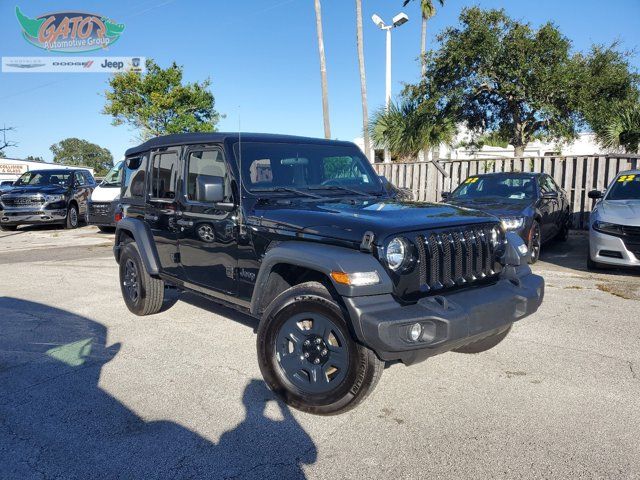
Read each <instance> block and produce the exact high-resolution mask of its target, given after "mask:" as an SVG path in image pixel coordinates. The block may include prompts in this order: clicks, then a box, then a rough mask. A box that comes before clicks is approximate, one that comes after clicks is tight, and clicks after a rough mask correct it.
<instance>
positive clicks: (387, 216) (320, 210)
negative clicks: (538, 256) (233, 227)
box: [250, 199, 497, 244]
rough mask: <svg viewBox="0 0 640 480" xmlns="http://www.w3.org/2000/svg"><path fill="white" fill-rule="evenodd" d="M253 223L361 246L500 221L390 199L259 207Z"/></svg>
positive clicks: (447, 207)
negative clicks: (366, 239) (369, 240)
mask: <svg viewBox="0 0 640 480" xmlns="http://www.w3.org/2000/svg"><path fill="white" fill-rule="evenodd" d="M250 221H252V222H254V223H258V224H259V225H260V226H262V227H266V228H277V229H286V230H290V231H294V232H296V233H304V234H309V235H319V236H322V237H329V238H336V239H340V240H347V241H352V242H357V243H359V242H360V241H361V240H362V236H363V235H364V233H365V232H373V233H374V235H375V240H374V242H375V243H376V244H379V242H380V241H381V240H382V239H384V238H386V237H388V236H389V235H393V234H398V233H402V232H409V231H417V230H427V229H432V228H441V227H451V226H458V225H469V224H474V223H483V222H487V221H497V219H496V218H495V217H494V216H492V215H489V214H486V213H482V212H479V211H477V210H471V209H468V208H462V207H455V206H452V205H445V204H433V203H417V202H402V201H395V200H390V199H384V200H381V201H378V200H367V199H364V200H353V199H349V200H343V201H326V202H314V201H309V202H300V203H297V204H291V205H282V204H273V203H272V204H268V205H261V206H257V207H256V208H255V210H254V211H253V215H252V218H250Z"/></svg>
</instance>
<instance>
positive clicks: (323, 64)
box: [315, 0, 331, 138]
mask: <svg viewBox="0 0 640 480" xmlns="http://www.w3.org/2000/svg"><path fill="white" fill-rule="evenodd" d="M315 5H316V29H317V32H318V51H319V53H320V78H321V81H322V116H323V118H324V137H325V138H331V124H330V123H329V91H328V90H329V89H328V87H327V60H326V59H325V56H324V35H323V33H322V8H321V6H320V0H315Z"/></svg>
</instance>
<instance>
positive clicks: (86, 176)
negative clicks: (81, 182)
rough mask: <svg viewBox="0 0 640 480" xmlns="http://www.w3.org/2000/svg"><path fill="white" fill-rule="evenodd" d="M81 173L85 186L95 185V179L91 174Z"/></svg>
mask: <svg viewBox="0 0 640 480" xmlns="http://www.w3.org/2000/svg"><path fill="white" fill-rule="evenodd" d="M82 173H83V174H84V179H85V182H86V183H87V185H91V184H94V183H96V181H95V179H94V178H93V176H92V175H91V172H87V171H85V172H82Z"/></svg>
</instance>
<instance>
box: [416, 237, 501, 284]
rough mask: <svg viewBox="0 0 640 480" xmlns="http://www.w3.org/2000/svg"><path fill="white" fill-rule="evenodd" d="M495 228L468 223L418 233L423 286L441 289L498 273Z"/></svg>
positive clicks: (421, 282)
mask: <svg viewBox="0 0 640 480" xmlns="http://www.w3.org/2000/svg"><path fill="white" fill-rule="evenodd" d="M494 228H496V225H477V226H465V227H461V228H456V229H448V230H443V231H437V232H425V233H421V234H419V235H417V236H416V237H415V245H416V248H417V251H418V266H417V268H418V270H419V282H420V290H421V291H423V292H424V291H427V292H428V291H433V290H441V289H445V288H451V287H455V286H462V285H465V284H469V283H472V282H474V281H476V280H481V279H487V278H490V277H494V276H497V275H498V274H499V273H500V271H501V267H500V264H499V263H498V262H497V259H496V245H493V244H492V241H491V236H492V229H494ZM502 240H503V237H502V234H501V233H500V234H499V241H502Z"/></svg>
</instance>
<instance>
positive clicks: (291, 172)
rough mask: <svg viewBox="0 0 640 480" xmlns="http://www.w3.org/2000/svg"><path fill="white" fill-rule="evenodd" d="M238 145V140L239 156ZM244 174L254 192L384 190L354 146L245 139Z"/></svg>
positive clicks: (244, 180)
mask: <svg viewBox="0 0 640 480" xmlns="http://www.w3.org/2000/svg"><path fill="white" fill-rule="evenodd" d="M238 148H239V147H238V144H237V143H236V144H235V154H236V156H237V157H238V156H239V151H238ZM242 173H243V175H242V179H243V183H244V186H245V188H246V189H247V190H249V191H251V192H264V191H280V192H285V193H286V192H287V191H288V192H289V193H291V194H294V195H295V193H296V192H295V190H298V191H300V190H313V191H314V193H316V194H317V193H322V190H325V189H326V190H327V191H331V190H340V191H341V192H343V193H345V194H354V193H356V194H357V193H362V192H365V193H375V194H377V193H383V188H382V184H381V182H380V179H379V178H378V176H377V175H376V174H375V172H374V171H373V168H372V167H371V164H370V163H369V161H368V160H367V159H366V158H365V156H364V155H363V154H362V153H361V152H360V150H359V149H358V148H357V147H355V146H354V147H350V146H343V145H314V144H309V143H299V144H296V143H259V142H246V143H245V142H243V143H242ZM332 193H334V192H332Z"/></svg>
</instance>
